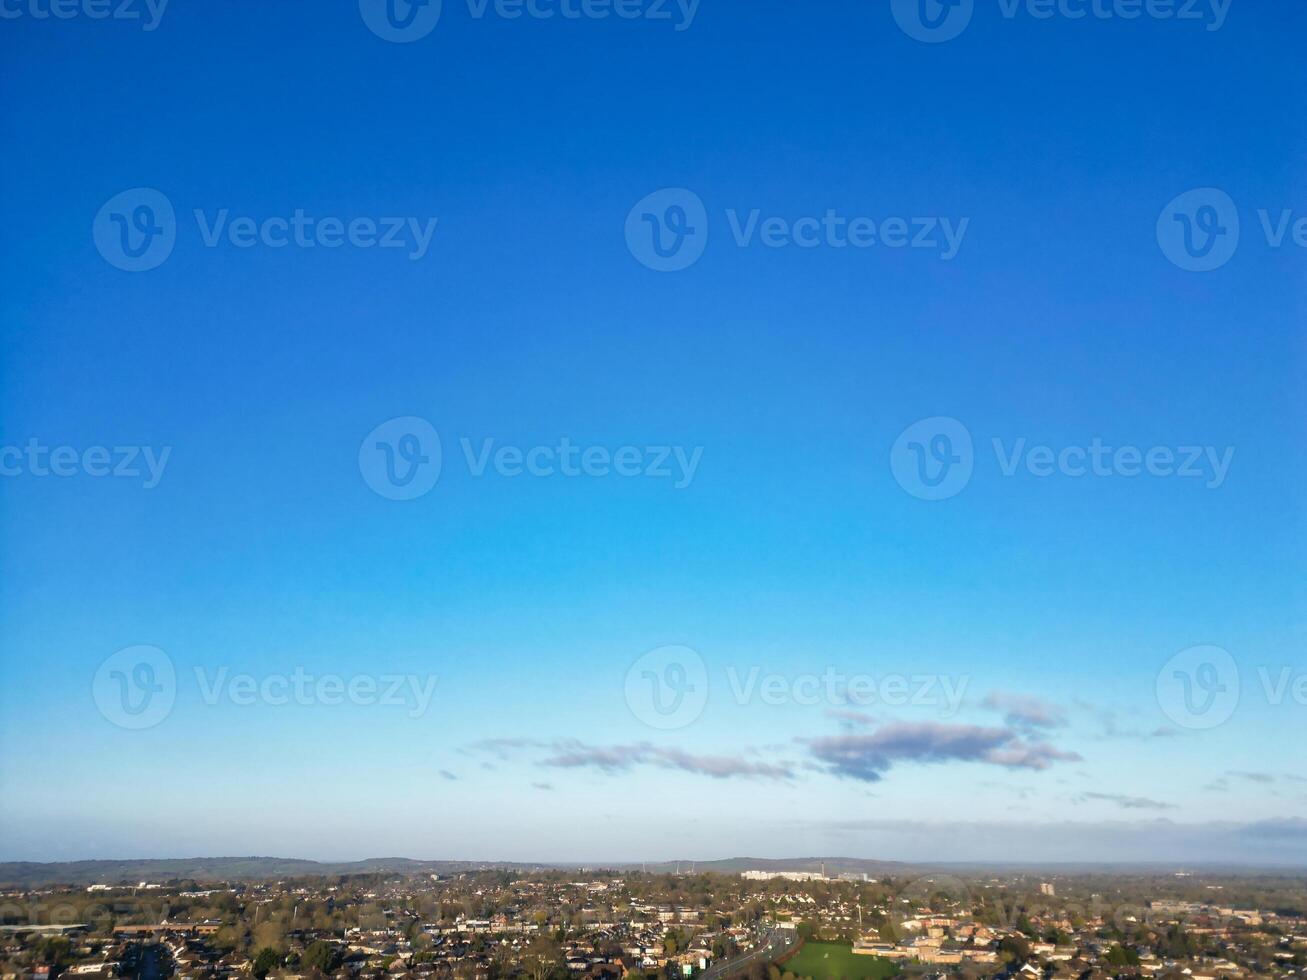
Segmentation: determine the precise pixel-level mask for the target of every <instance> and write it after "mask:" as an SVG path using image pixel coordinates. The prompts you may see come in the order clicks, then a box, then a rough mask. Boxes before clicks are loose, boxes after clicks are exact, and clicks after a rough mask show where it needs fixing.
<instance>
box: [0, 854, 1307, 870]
mask: <svg viewBox="0 0 1307 980" xmlns="http://www.w3.org/2000/svg"><path fill="white" fill-rule="evenodd" d="M188 861H192V862H216V861H269V862H272V861H281V862H288V863H290V862H293V863H300V864H313V865H322V866H332V865H365V864H369V863H380V862H387V861H393V862H405V863H411V864H418V865H440V864H446V865H474V866H484V867H486V868H487V869H493V868H496V867H498V868H513V869H518V868H540V869H547V870H566V869H572V868H575V869H595V870H600V869H613V870H634V869H636V868H639V867H641V866H653V867H663V866H672V865H685V866H691V867H692V866H694V865H708V866H712V865H721V864H736V863H741V862H753V863H755V864H757V865H759V867H757V868H754V869H742V870H760V871H762V870H769V869H768V868H767V867H766V866H767V865H776V864H800V863H809V864H814V863H821V862H830V863H842V862H843V863H850V864H876V865H887V866H899V867H903V868H905V869H911V868H976V869H1000V868H1032V869H1033V868H1158V869H1166V870H1175V871H1183V870H1185V869H1204V870H1211V869H1216V868H1248V869H1259V870H1272V869H1276V870H1307V864H1301V863H1300V864H1295V863H1292V862H1289V863H1284V862H1274V861H1229V860H1220V859H1212V860H1206V861H1166V860H1116V861H1093V860H1066V861H1049V860H1015V859H996V860H983V859H973V860H961V861H913V860H904V859H900V858H881V857H855V856H852V855H847V854H845V855H825V856H821V855H816V856H802V857H800V856H794V857H757V856H751V855H733V856H730V857H716V858H657V859H639V858H636V859H631V858H621V859H605V860H588V861H585V860H568V861H557V860H517V859H512V858H453V857H440V858H415V857H408V856H405V855H400V854H391V855H372V856H368V857H363V858H312V857H288V856H285V855H276V854H209V855H194V854H190V855H184V856H178V857H165V856H157V855H156V856H151V857H85V858H63V859H58V860H46V861H39V860H32V859H23V858H4V857H0V866H3V865H34V866H40V867H56V866H60V865H75V864H119V865H121V864H148V863H154V862H160V863H162V862H170V863H171V862H188ZM691 867H685V868H682V869H681V870H682V871H683V872H688V871H690V870H691ZM377 870H378V871H379V872H384V871H385V870H386V869H384V868H379V869H377ZM708 870H712V869H711V867H710V868H709V869H708ZM737 870H741V869H735V868H732V869H730V872H729V873H734V872H735V871H737ZM776 870H785V869H776ZM788 870H800V869H788ZM817 870H819V869H817ZM845 873H851V872H847V871H846V872H845Z"/></svg>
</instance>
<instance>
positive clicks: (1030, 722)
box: [980, 691, 1067, 729]
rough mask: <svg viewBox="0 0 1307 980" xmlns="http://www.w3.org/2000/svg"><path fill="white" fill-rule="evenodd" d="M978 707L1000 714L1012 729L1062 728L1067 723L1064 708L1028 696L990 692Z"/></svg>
mask: <svg viewBox="0 0 1307 980" xmlns="http://www.w3.org/2000/svg"><path fill="white" fill-rule="evenodd" d="M980 706H981V707H982V708H988V709H990V710H991V711H999V712H1002V714H1003V721H1004V722H1005V723H1006V724H1007V725H1009V726H1011V727H1013V728H1025V729H1028V728H1063V727H1065V726H1066V723H1067V713H1066V709H1065V708H1063V707H1062V706H1061V705H1059V704H1054V703H1053V702H1052V701H1045V700H1044V699H1042V698H1037V697H1034V696H1033V695H1029V694H1011V693H1008V692H1006V691H990V692H989V694H987V695H986V696H985V700H984V701H982V702H980Z"/></svg>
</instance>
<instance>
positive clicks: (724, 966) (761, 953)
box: [698, 929, 799, 980]
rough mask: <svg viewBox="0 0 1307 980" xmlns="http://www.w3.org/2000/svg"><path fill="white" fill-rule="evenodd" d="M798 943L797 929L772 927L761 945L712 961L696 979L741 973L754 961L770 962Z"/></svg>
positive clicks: (716, 978)
mask: <svg viewBox="0 0 1307 980" xmlns="http://www.w3.org/2000/svg"><path fill="white" fill-rule="evenodd" d="M798 944H799V934H798V932H797V930H794V929H773V930H772V931H771V932H769V933H767V935H766V936H765V937H764V938H763V941H762V945H761V946H756V947H754V948H753V949H752V950H750V951H749V952H747V953H741V954H740V955H739V956H735V957H732V958H731V959H729V960H722V961H721V962H720V963H713V964H712V965H711V966H709V967H708V969H706V970H704V971H703V973H701V974H699V978H698V980H722V978H724V977H729V976H732V975H733V974H736V973H743V972H744V971H745V970H747V969H749V967H751V966H753V965H754V964H755V963H758V962H762V963H771V962H772V961H773V960H776V959H779V958H780V957H782V956H784V955H785V954H786V953H788V952H789V951H790V950H791V949H793V948H794V947H795V946H797V945H798Z"/></svg>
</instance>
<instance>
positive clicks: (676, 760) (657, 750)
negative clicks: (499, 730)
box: [470, 738, 794, 780]
mask: <svg viewBox="0 0 1307 980" xmlns="http://www.w3.org/2000/svg"><path fill="white" fill-rule="evenodd" d="M470 747H471V748H472V749H475V750H479V751H488V752H494V753H496V754H497V755H499V756H500V757H501V758H506V757H508V756H509V755H510V754H511V753H513V752H515V751H520V750H524V749H529V750H533V751H534V752H535V754H536V756H537V757H536V758H535V759H534V762H535V764H537V765H540V766H546V767H549V768H554V769H592V770H597V771H599V772H603V773H607V774H609V775H613V774H617V773H625V772H629V771H630V770H632V769H636V768H639V767H645V766H652V767H655V768H659V769H672V770H678V771H680V772H687V773H691V774H694V775H698V776H708V777H710V778H712V779H732V778H743V779H774V780H785V779H790V778H792V777H793V775H794V770H793V767H792V766H791V765H789V764H788V763H772V762H755V761H752V760H750V759H747V758H744V757H743V756H740V755H701V754H696V753H692V752H687V751H685V750H684V749H678V748H671V747H667V746H659V745H654V744H653V743H651V742H632V743H628V744H622V745H587V744H585V743H584V742H579V741H576V740H574V739H553V740H541V739H502V738H501V739H488V740H485V741H482V742H477V743H473V745H472V746H470ZM540 753H544V754H543V755H540Z"/></svg>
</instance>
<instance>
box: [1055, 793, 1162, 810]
mask: <svg viewBox="0 0 1307 980" xmlns="http://www.w3.org/2000/svg"><path fill="white" fill-rule="evenodd" d="M1077 799H1079V800H1082V801H1085V800H1101V801H1103V802H1104V803H1115V804H1116V805H1117V806H1119V807H1121V809H1123V810H1176V809H1178V807H1177V806H1176V805H1175V804H1174V803H1162V802H1160V801H1158V800H1150V799H1149V798H1148V797H1146V796H1126V795H1124V794H1122V793H1081V794H1080V796H1079V797H1077Z"/></svg>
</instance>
